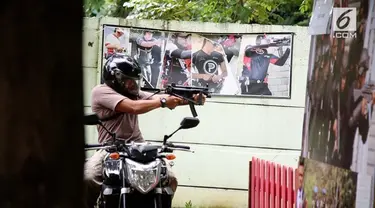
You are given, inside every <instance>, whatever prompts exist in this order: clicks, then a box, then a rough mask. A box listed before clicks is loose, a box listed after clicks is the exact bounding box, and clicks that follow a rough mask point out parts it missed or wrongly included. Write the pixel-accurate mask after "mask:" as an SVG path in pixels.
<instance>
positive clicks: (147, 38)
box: [128, 29, 167, 88]
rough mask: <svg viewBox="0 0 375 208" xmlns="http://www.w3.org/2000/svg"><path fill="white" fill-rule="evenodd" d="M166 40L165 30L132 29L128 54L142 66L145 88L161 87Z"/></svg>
mask: <svg viewBox="0 0 375 208" xmlns="http://www.w3.org/2000/svg"><path fill="white" fill-rule="evenodd" d="M166 42H167V37H166V35H165V32H161V31H157V30H150V29H130V37H129V45H130V47H129V53H128V54H129V55H131V56H132V57H133V58H134V59H135V60H137V62H138V64H139V66H140V67H141V70H142V75H143V82H144V84H143V87H145V88H159V81H160V78H161V75H162V64H163V59H164V54H165V53H164V51H165V46H166Z"/></svg>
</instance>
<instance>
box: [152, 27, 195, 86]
mask: <svg viewBox="0 0 375 208" xmlns="http://www.w3.org/2000/svg"><path fill="white" fill-rule="evenodd" d="M191 36H192V34H190V33H184V32H166V41H165V42H164V43H165V50H164V52H163V53H164V55H163V61H162V67H161V69H162V72H161V77H160V80H159V85H158V86H159V87H160V88H166V87H167V86H168V85H170V84H173V83H174V84H176V85H183V86H191V71H190V69H191V47H192V46H191Z"/></svg>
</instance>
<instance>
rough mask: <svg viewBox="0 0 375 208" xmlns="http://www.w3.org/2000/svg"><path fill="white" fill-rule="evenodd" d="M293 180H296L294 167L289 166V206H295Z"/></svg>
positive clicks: (289, 207)
mask: <svg viewBox="0 0 375 208" xmlns="http://www.w3.org/2000/svg"><path fill="white" fill-rule="evenodd" d="M293 181H294V174H293V168H291V167H289V168H288V205H287V208H292V207H293Z"/></svg>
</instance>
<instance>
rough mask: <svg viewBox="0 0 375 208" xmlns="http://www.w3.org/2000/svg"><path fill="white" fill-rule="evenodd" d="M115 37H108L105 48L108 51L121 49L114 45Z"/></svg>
mask: <svg viewBox="0 0 375 208" xmlns="http://www.w3.org/2000/svg"><path fill="white" fill-rule="evenodd" d="M114 38H115V37H113V35H108V36H107V38H106V41H105V44H104V46H105V47H106V48H108V49H117V48H120V46H119V45H117V44H113V43H114V42H115V41H114V40H113V39H114Z"/></svg>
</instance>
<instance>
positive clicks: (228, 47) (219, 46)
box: [191, 34, 241, 95]
mask: <svg viewBox="0 0 375 208" xmlns="http://www.w3.org/2000/svg"><path fill="white" fill-rule="evenodd" d="M240 45H241V36H235V35H203V34H193V35H192V55H191V63H192V64H191V78H192V85H193V86H197V87H206V86H208V88H209V90H210V92H212V93H213V94H216V95H236V94H238V93H239V92H240V89H239V85H238V82H237V80H236V78H235V70H236V68H237V64H238V55H239V49H240Z"/></svg>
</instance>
